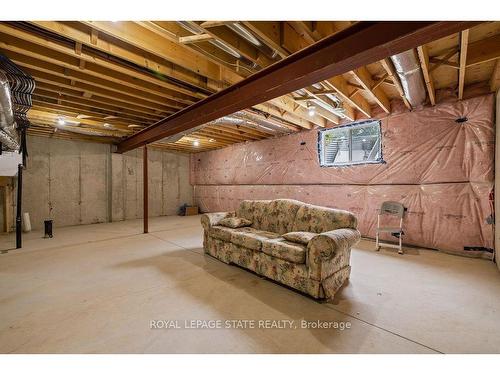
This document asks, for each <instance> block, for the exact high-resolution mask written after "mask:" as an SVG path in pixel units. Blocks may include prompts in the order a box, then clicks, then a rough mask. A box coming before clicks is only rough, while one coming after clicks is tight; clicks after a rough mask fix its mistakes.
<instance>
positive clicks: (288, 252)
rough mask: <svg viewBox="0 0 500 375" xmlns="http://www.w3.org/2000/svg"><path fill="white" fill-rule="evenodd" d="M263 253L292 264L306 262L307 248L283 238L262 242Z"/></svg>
mask: <svg viewBox="0 0 500 375" xmlns="http://www.w3.org/2000/svg"><path fill="white" fill-rule="evenodd" d="M262 252H263V253H265V254H267V255H270V256H273V257H276V258H279V259H283V260H287V261H289V262H292V263H305V262H306V247H305V246H304V245H301V244H298V243H295V242H289V241H287V240H285V239H284V238H283V237H279V238H274V239H271V240H265V241H262Z"/></svg>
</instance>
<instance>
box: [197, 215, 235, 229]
mask: <svg viewBox="0 0 500 375" xmlns="http://www.w3.org/2000/svg"><path fill="white" fill-rule="evenodd" d="M233 216H235V212H234V211H231V212H212V213H208V214H203V215H201V225H202V226H203V228H204V229H205V230H209V229H210V228H211V227H213V226H214V225H218V224H219V222H220V221H221V220H222V219H225V218H226V217H233Z"/></svg>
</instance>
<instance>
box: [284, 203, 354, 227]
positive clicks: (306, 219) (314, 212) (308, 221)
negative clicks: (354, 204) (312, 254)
mask: <svg viewBox="0 0 500 375" xmlns="http://www.w3.org/2000/svg"><path fill="white" fill-rule="evenodd" d="M356 226H357V221H356V217H355V216H354V215H353V214H352V213H350V212H349V211H344V210H337V209H334V208H327V207H320V206H313V205H312V204H304V205H302V207H300V208H299V210H298V211H297V215H296V216H295V221H294V223H293V226H292V229H291V230H290V232H314V233H323V232H328V231H331V230H335V229H339V228H354V229H355V228H356Z"/></svg>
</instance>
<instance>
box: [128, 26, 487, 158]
mask: <svg viewBox="0 0 500 375" xmlns="http://www.w3.org/2000/svg"><path fill="white" fill-rule="evenodd" d="M475 24H477V23H476V22H360V23H357V24H355V25H353V26H352V27H350V28H348V29H345V30H343V31H341V32H339V33H338V34H335V35H333V36H331V37H328V38H325V39H323V40H321V41H319V42H318V43H316V44H314V45H312V46H310V47H308V48H306V49H304V50H302V51H300V52H297V53H295V54H293V55H291V56H289V57H288V58H286V59H284V60H282V61H280V62H278V63H276V64H273V65H271V66H270V67H268V68H266V69H264V70H262V71H260V72H258V73H255V74H254V75H252V76H250V77H248V78H246V79H245V80H243V81H240V82H239V83H237V84H235V85H233V86H231V87H229V88H227V89H225V90H223V91H220V92H218V93H217V94H214V95H212V96H210V97H208V98H206V99H204V100H202V101H200V102H197V103H195V104H193V105H191V106H190V107H188V108H186V109H183V110H181V111H179V112H177V113H175V114H174V115H172V116H170V117H167V118H165V119H164V120H161V121H159V122H157V123H156V124H153V125H152V126H150V127H149V128H147V129H144V130H143V131H140V132H139V133H136V134H135V135H133V136H131V137H129V138H128V139H126V140H124V141H122V142H121V143H120V144H119V146H118V151H119V152H124V151H127V150H131V149H134V148H136V147H140V146H143V145H145V144H148V143H151V142H154V141H156V140H159V139H162V138H164V137H166V136H169V135H173V134H176V133H179V132H181V131H185V130H188V129H190V128H193V127H195V126H198V125H201V124H204V123H206V122H209V121H212V120H215V119H217V118H220V117H223V116H225V115H228V114H231V113H234V112H236V111H239V110H242V109H245V108H249V107H251V106H254V105H256V104H259V103H263V102H265V101H268V100H271V99H274V98H276V97H279V96H282V95H285V94H287V93H289V92H293V91H295V90H298V89H301V88H303V87H307V86H309V85H312V84H313V83H316V82H319V81H322V80H325V79H328V78H331V77H333V76H336V75H339V74H343V73H346V72H348V71H351V70H354V69H357V68H359V67H360V66H365V65H368V64H370V63H373V62H376V61H380V60H382V59H384V58H386V57H388V56H391V55H394V54H397V53H400V52H403V51H405V50H408V49H411V48H415V47H417V46H420V45H423V44H425V43H428V42H430V41H432V40H436V39H439V38H441V37H444V36H447V35H450V34H453V33H457V32H460V31H462V30H464V29H467V28H470V27H472V26H474V25H475Z"/></svg>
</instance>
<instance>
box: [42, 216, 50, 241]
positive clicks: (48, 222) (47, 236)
mask: <svg viewBox="0 0 500 375" xmlns="http://www.w3.org/2000/svg"><path fill="white" fill-rule="evenodd" d="M43 224H44V226H45V234H44V236H43V238H52V220H45V221H44V222H43Z"/></svg>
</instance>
